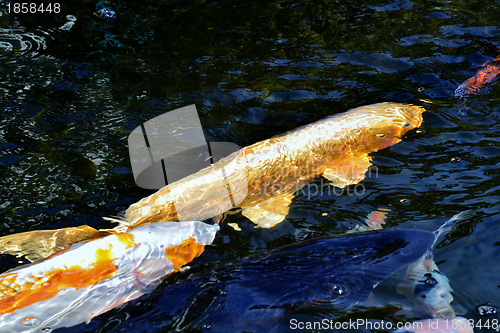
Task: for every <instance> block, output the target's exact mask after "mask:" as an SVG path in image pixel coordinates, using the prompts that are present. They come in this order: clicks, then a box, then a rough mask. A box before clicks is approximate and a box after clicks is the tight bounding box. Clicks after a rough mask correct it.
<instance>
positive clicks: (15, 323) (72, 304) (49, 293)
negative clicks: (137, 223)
mask: <svg viewBox="0 0 500 333" xmlns="http://www.w3.org/2000/svg"><path fill="white" fill-rule="evenodd" d="M218 230H219V226H218V225H209V224H206V223H203V222H196V221H191V222H164V223H156V224H150V225H145V226H141V227H138V228H136V229H134V230H132V231H130V232H128V233H117V234H113V235H109V236H106V237H102V238H98V239H94V240H90V241H87V242H84V243H79V244H75V245H73V246H72V247H70V248H68V249H66V250H62V251H60V252H58V253H56V254H54V255H52V256H51V257H49V258H47V259H44V260H40V261H38V262H36V263H34V264H29V265H25V266H21V267H19V268H16V269H14V270H10V271H8V272H6V273H3V274H1V275H0V329H1V331H2V332H40V333H43V332H48V331H52V330H53V329H56V328H59V327H70V326H74V325H77V324H79V323H82V322H85V321H86V322H88V321H90V320H91V319H92V318H94V317H95V316H98V315H99V314H101V313H104V312H106V311H109V310H110V309H112V308H114V307H116V306H118V305H119V304H122V303H124V302H128V301H130V300H133V299H135V298H137V297H139V296H141V295H143V294H145V293H147V292H151V291H152V290H153V289H154V287H155V285H156V283H157V282H158V281H159V279H161V278H162V277H164V276H166V275H169V274H171V273H173V272H176V271H178V270H179V269H180V268H181V266H182V265H184V264H186V263H188V262H190V261H192V260H193V259H194V258H195V257H197V256H199V255H200V254H201V253H202V252H203V249H204V246H205V245H208V244H211V243H212V241H213V239H214V237H215V234H216V232H217V231H218Z"/></svg>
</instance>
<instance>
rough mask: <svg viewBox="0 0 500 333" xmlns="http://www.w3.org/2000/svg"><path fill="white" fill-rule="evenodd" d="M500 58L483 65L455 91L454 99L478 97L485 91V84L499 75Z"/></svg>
mask: <svg viewBox="0 0 500 333" xmlns="http://www.w3.org/2000/svg"><path fill="white" fill-rule="evenodd" d="M499 62H500V56H497V57H496V58H495V60H493V61H491V62H487V63H485V64H483V66H482V68H481V69H480V70H479V71H478V72H477V73H476V75H474V76H473V77H471V78H470V79H468V80H467V81H465V82H464V83H462V84H461V85H459V86H458V88H457V89H456V90H455V97H458V98H465V97H467V96H469V95H479V94H482V93H483V92H484V91H485V90H486V87H485V86H486V84H488V83H490V82H491V81H493V80H494V79H495V78H496V77H497V75H498V74H499V73H500V63H499Z"/></svg>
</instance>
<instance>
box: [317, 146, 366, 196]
mask: <svg viewBox="0 0 500 333" xmlns="http://www.w3.org/2000/svg"><path fill="white" fill-rule="evenodd" d="M370 165H371V163H370V157H369V156H368V155H367V154H362V155H347V156H345V157H341V158H339V159H337V160H335V163H332V164H331V165H329V166H328V168H327V169H326V170H325V171H324V172H323V177H325V178H326V179H328V180H329V181H330V184H332V185H333V186H335V187H338V188H344V187H346V186H347V185H354V184H357V183H359V182H360V181H362V180H363V179H364V178H365V173H366V171H368V168H369V167H370Z"/></svg>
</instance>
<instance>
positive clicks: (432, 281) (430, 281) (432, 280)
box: [424, 273, 438, 286]
mask: <svg viewBox="0 0 500 333" xmlns="http://www.w3.org/2000/svg"><path fill="white" fill-rule="evenodd" d="M425 277H426V278H427V279H426V280H425V281H424V283H425V284H426V285H428V286H433V285H435V284H437V283H438V282H437V280H436V279H435V278H433V277H432V275H431V274H430V273H427V274H425Z"/></svg>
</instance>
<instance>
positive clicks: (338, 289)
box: [330, 284, 351, 297]
mask: <svg viewBox="0 0 500 333" xmlns="http://www.w3.org/2000/svg"><path fill="white" fill-rule="evenodd" d="M350 293H351V290H350V289H349V287H347V286H343V285H341V284H334V285H333V286H331V287H330V294H332V295H333V296H336V297H345V296H347V295H349V294H350Z"/></svg>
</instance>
